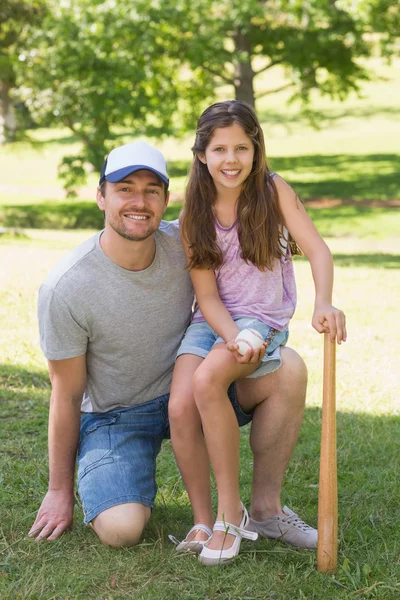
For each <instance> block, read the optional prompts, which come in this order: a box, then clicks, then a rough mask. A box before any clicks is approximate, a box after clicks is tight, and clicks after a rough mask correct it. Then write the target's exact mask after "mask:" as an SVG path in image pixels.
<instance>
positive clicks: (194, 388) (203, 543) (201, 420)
mask: <svg viewBox="0 0 400 600" xmlns="http://www.w3.org/2000/svg"><path fill="white" fill-rule="evenodd" d="M192 150H193V153H194V158H193V164H192V168H191V172H190V176H189V181H188V186H187V191H186V199H185V206H184V210H183V213H182V216H181V231H182V240H183V244H184V247H185V251H186V255H187V260H188V268H189V270H190V275H191V278H192V282H193V286H194V289H195V295H196V306H195V312H194V316H193V321H192V324H191V325H190V326H189V328H188V330H187V332H186V335H185V338H184V340H183V342H182V345H181V348H180V350H179V351H178V358H177V361H176V366H175V370H174V375H173V381H172V388H171V398H170V403H169V414H170V423H171V438H172V444H173V448H174V452H175V455H176V459H177V463H178V466H179V468H180V471H181V474H182V478H183V481H184V483H185V485H186V488H187V491H188V495H189V498H190V501H191V503H192V506H193V511H194V521H195V526H194V527H193V528H192V530H191V531H190V532H189V534H188V535H187V536H186V538H185V540H184V541H183V542H181V543H180V544H179V545H178V546H177V549H178V550H180V551H182V550H191V551H193V550H194V551H195V552H199V553H200V561H201V562H202V563H203V564H205V565H214V564H221V563H227V562H230V561H231V560H232V559H233V558H234V557H235V556H236V555H237V554H238V553H239V549H240V541H241V538H242V537H247V538H250V539H256V537H257V534H253V533H251V532H249V531H247V530H246V526H247V524H248V514H247V511H246V509H245V507H244V506H243V505H242V503H241V501H240V497H239V427H238V423H237V421H236V417H235V414H234V410H233V407H232V404H231V402H230V400H229V398H228V394H227V390H228V388H229V385H230V384H231V383H232V382H233V381H235V380H236V379H241V378H243V377H258V376H261V375H264V374H266V373H268V372H272V371H273V370H275V369H277V368H279V366H280V364H281V362H280V360H281V359H280V352H279V346H281V345H285V344H286V341H287V338H288V323H289V321H290V319H291V317H292V315H293V313H294V310H295V304H296V288H295V281H294V273H293V265H292V260H291V255H292V254H300V253H301V251H302V252H303V253H304V254H305V255H306V256H307V258H308V260H309V261H310V263H311V268H312V274H313V278H314V282H315V308H314V314H313V317H312V324H313V327H314V328H315V329H316V330H317V331H318V332H320V333H323V332H329V333H330V337H331V340H332V341H334V340H335V338H337V341H338V343H339V344H340V343H341V342H342V341H345V340H346V327H345V317H344V314H343V312H342V311H340V310H337V309H336V308H334V307H333V306H332V286H333V263H332V257H331V254H330V251H329V249H328V247H327V246H326V244H325V242H324V241H323V240H322V238H321V237H320V235H319V234H318V232H317V231H316V229H315V227H314V225H313V224H312V222H311V220H310V218H309V217H308V215H307V213H306V211H305V210H304V208H303V205H302V204H301V202H300V201H299V199H298V197H297V196H296V194H295V193H294V192H293V190H292V189H291V188H290V186H289V185H288V184H287V183H286V182H285V181H284V180H283V179H282V178H281V177H279V176H278V175H276V174H274V173H271V172H270V170H269V168H268V165H267V162H266V158H265V147H264V137H263V132H262V129H261V127H260V124H259V122H258V120H257V117H256V114H255V112H254V111H253V109H252V108H251V107H250V106H248V105H247V104H245V103H244V102H239V101H227V102H218V103H216V104H213V105H212V106H210V107H209V108H207V109H206V110H205V111H204V113H203V114H202V115H201V117H200V119H199V122H198V126H197V131H196V139H195V144H194V146H193V148H192ZM245 328H252V329H255V330H257V331H258V332H259V334H261V335H262V337H263V339H264V345H263V346H262V348H261V349H258V350H251V349H249V350H248V351H247V352H246V354H245V355H244V356H242V355H240V354H239V353H238V345H237V344H236V343H235V338H236V336H237V335H238V333H239V332H240V331H241V330H243V329H245ZM202 429H203V433H204V436H203V433H202ZM204 439H205V443H204ZM209 459H210V460H211V464H212V467H213V469H214V474H215V478H216V484H217V491H218V514H217V521H216V522H215V524H214V527H213V532H211V529H210V528H211V526H212V523H213V515H212V508H211V499H210V483H209V481H210V476H209Z"/></svg>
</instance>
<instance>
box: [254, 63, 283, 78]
mask: <svg viewBox="0 0 400 600" xmlns="http://www.w3.org/2000/svg"><path fill="white" fill-rule="evenodd" d="M281 63H283V60H282V59H281V60H274V61H272V62H270V63H269V65H267V66H266V67H263V68H262V69H260V70H259V71H255V73H254V77H255V76H256V75H259V73H264V71H267V70H268V69H272V67H275V65H280V64H281Z"/></svg>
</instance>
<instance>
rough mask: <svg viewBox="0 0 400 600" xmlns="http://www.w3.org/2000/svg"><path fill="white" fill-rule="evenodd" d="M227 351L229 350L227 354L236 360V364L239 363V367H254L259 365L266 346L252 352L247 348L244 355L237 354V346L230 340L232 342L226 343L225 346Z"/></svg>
mask: <svg viewBox="0 0 400 600" xmlns="http://www.w3.org/2000/svg"><path fill="white" fill-rule="evenodd" d="M226 347H227V349H228V350H229V352H232V354H233V356H234V357H235V358H236V360H237V361H238V363H240V364H241V365H248V364H251V365H256V364H257V363H259V362H260V361H261V360H262V359H263V358H264V355H265V351H266V348H267V345H266V344H263V345H262V346H261V348H255V349H253V350H251V349H250V348H249V350H247V352H246V354H243V355H242V354H239V352H238V348H239V346H238V344H237V343H236V342H235V341H234V340H232V342H228V343H227V344H226Z"/></svg>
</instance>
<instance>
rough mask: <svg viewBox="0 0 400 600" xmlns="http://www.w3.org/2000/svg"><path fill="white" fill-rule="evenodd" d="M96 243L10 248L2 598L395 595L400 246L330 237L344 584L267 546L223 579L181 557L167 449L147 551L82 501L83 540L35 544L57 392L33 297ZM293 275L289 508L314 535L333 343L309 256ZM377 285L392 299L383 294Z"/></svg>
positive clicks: (62, 238) (173, 472)
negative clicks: (101, 538)
mask: <svg viewBox="0 0 400 600" xmlns="http://www.w3.org/2000/svg"><path fill="white" fill-rule="evenodd" d="M90 233H91V232H90V231H79V230H74V231H65V232H52V231H46V230H32V231H29V232H27V234H26V237H25V238H12V237H10V238H9V239H4V238H3V240H1V238H0V260H1V264H2V265H3V268H2V270H1V280H0V289H1V292H0V307H1V308H0V319H1V322H2V336H1V341H0V378H1V384H2V388H1V419H2V448H1V451H0V461H1V471H0V472H1V474H2V475H1V487H0V497H1V498H0V500H1V506H2V519H1V523H0V531H1V538H0V539H1V541H0V548H1V552H2V554H1V559H0V560H1V562H0V597H2V598H7V599H8V598H13V599H14V598H15V599H17V598H18V599H19V598H21V599H22V598H40V599H42V598H43V599H46V600H50V599H53V598H63V599H64V598H65V599H66V598H73V599H77V598H82V599H86V598H112V599H114V598H128V597H135V598H143V599H150V598H156V599H163V598H165V599H167V598H168V599H170V598H177V599H178V598H185V599H186V598H187V599H189V598H190V599H191V598H193V599H198V598H204V599H206V598H218V599H234V598H235V599H236V598H237V599H239V598H240V599H241V600H243V599H246V598H248V599H250V598H252V599H260V600H261V599H265V598H275V599H286V598H288V599H289V598H316V599H319V598H322V597H323V596H325V597H327V598H330V599H331V598H332V599H334V598H353V597H354V598H377V599H385V600H386V599H393V600H394V599H395V598H397V597H398V594H399V593H400V586H399V581H398V572H399V566H400V565H399V556H400V534H399V530H398V528H397V512H398V482H399V464H398V457H399V454H400V448H399V445H400V444H399V440H400V421H399V411H400V406H399V395H398V390H399V386H400V376H399V373H398V368H397V362H398V355H396V348H397V349H398V348H399V343H400V327H399V325H398V322H397V319H395V318H393V315H395V314H396V309H397V305H398V298H399V289H400V271H399V266H400V241H399V239H398V238H386V239H375V238H371V237H368V235H366V236H361V239H356V238H354V237H339V238H332V239H328V242H329V244H330V246H331V248H332V251H333V253H334V255H335V258H336V292H335V302H336V303H337V305H338V306H341V307H343V308H344V310H345V311H346V313H347V317H348V327H349V340H348V342H347V343H346V344H345V345H343V346H342V347H340V348H339V349H338V368H337V370H338V376H337V395H338V399H337V404H338V416H337V420H338V465H339V468H338V471H339V506H340V514H339V568H338V572H337V573H336V575H335V576H326V575H322V574H320V573H318V572H317V571H316V570H315V554H314V553H313V552H308V551H298V550H294V549H290V548H287V547H284V546H283V545H280V544H276V543H273V542H270V541H265V540H261V541H257V542H256V543H255V544H254V545H253V544H250V543H244V544H243V552H242V553H241V557H240V560H239V561H238V562H237V564H236V565H235V566H233V567H231V568H226V569H221V570H218V569H217V570H213V569H211V570H208V569H205V568H202V567H201V566H200V565H199V564H198V563H197V561H196V560H195V559H193V558H191V557H180V556H176V555H175V554H174V551H173V547H172V545H171V544H170V542H169V540H168V534H169V533H174V534H175V535H177V536H178V537H179V536H181V535H183V534H184V532H185V531H186V530H187V529H188V528H189V526H190V510H189V505H188V501H187V497H186V495H185V492H184V489H183V486H182V483H181V481H180V478H179V474H178V472H177V469H176V466H175V462H174V459H173V455H172V451H171V446H170V443H169V442H166V443H165V444H164V446H163V450H162V453H161V456H160V460H159V463H158V477H159V483H160V490H159V494H158V498H157V504H156V508H155V511H154V514H153V517H152V520H151V523H150V525H149V526H148V528H147V530H146V532H145V536H144V539H143V542H142V543H141V545H140V546H139V547H137V548H135V549H127V550H122V551H116V550H112V549H108V548H104V547H102V546H101V545H100V544H99V543H98V542H97V540H96V538H95V536H94V535H93V533H92V532H91V531H90V530H89V529H88V528H86V527H84V525H83V524H82V512H81V508H80V506H79V501H78V499H77V503H76V520H75V529H74V531H73V532H72V533H68V534H66V535H64V536H63V538H62V539H60V540H59V541H57V542H54V543H51V544H47V543H42V544H37V543H35V542H33V541H31V540H27V539H26V538H25V535H26V532H27V530H28V529H29V526H30V524H31V522H32V521H33V519H34V515H35V512H36V510H37V508H38V506H39V504H40V501H41V498H42V496H43V494H44V493H45V491H46V484H47V457H46V447H47V439H46V438H47V429H46V427H47V412H48V400H49V393H50V389H49V383H48V378H47V373H46V367H45V364H44V360H43V357H42V354H41V351H40V349H39V343H38V335H37V324H36V290H37V288H38V286H39V284H40V282H41V280H42V279H43V277H44V275H45V273H46V272H47V271H48V269H49V268H50V267H51V266H52V265H53V264H54V263H55V262H56V261H57V260H58V259H59V258H60V257H61V256H62V255H63V254H64V253H65V252H66V251H67V250H68V249H69V248H71V247H73V246H74V245H76V244H77V243H78V242H79V241H81V240H83V239H85V238H86V237H88V235H90ZM361 234H362V232H361ZM296 275H297V281H298V287H299V305H298V309H297V312H296V316H295V318H294V321H293V326H292V330H291V340H290V341H291V345H292V346H293V347H294V348H296V349H297V350H298V351H299V352H300V353H301V354H302V355H303V357H304V359H305V360H306V362H307V365H308V368H309V374H310V383H309V392H308V400H307V410H306V414H305V418H304V423H303V427H302V432H301V436H300V440H299V443H298V446H297V448H296V451H295V455H294V457H293V460H292V462H291V464H290V467H289V469H288V472H287V475H286V478H285V484H284V492H283V501H284V502H285V503H286V504H288V505H289V506H290V507H292V508H293V509H294V510H297V511H299V512H300V513H301V515H302V516H303V518H305V519H306V520H308V521H309V522H310V523H312V524H314V525H315V524H316V520H317V500H318V463H319V439H320V420H321V411H320V407H321V371H322V364H321V360H322V338H321V337H320V336H319V335H318V334H317V333H315V332H314V331H313V330H312V329H311V327H310V324H309V322H310V316H311V311H312V280H311V275H310V270H309V266H308V264H307V262H306V261H305V260H303V259H300V260H297V261H296ZM379 289H382V290H384V293H379V292H378V293H377V290H379ZM388 332H390V335H388ZM247 440H248V431H246V430H243V432H242V462H241V490H242V496H243V499H244V500H245V501H247V502H248V501H249V498H250V482H251V461H252V458H251V454H250V452H249V448H248V443H247Z"/></svg>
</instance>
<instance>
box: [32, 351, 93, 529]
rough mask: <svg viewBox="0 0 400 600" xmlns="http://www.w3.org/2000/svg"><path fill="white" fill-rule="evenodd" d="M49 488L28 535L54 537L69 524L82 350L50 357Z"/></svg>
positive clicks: (83, 378)
mask: <svg viewBox="0 0 400 600" xmlns="http://www.w3.org/2000/svg"><path fill="white" fill-rule="evenodd" d="M49 374H50V381H51V386H52V393H51V400H50V414H49V489H48V492H47V494H46V496H45V497H44V499H43V502H42V504H41V506H40V509H39V512H38V514H37V516H36V519H35V522H34V524H33V525H32V527H31V530H30V531H29V534H28V535H29V536H31V537H34V538H36V539H37V540H40V539H47V540H48V541H50V540H55V539H56V538H58V537H59V536H60V535H61V534H62V533H63V532H64V531H65V530H66V529H68V528H70V527H71V526H72V520H73V512H74V474H75V458H76V451H77V448H78V441H79V426H80V408H81V402H82V396H83V393H84V391H85V387H86V354H83V355H82V356H78V357H76V358H68V359H65V360H50V361H49Z"/></svg>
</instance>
